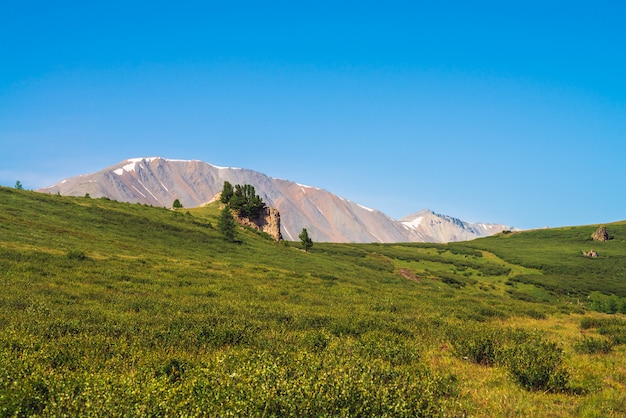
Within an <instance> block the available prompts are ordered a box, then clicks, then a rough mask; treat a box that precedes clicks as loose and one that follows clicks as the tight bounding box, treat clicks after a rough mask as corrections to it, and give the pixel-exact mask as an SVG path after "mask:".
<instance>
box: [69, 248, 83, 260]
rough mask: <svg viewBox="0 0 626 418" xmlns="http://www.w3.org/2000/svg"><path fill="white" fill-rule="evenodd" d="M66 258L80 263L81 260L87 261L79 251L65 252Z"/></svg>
mask: <svg viewBox="0 0 626 418" xmlns="http://www.w3.org/2000/svg"><path fill="white" fill-rule="evenodd" d="M67 258H69V259H70V260H81V261H82V260H85V259H87V256H86V255H85V253H84V252H83V251H81V250H69V251H68V252H67Z"/></svg>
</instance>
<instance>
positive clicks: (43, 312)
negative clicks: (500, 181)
mask: <svg viewBox="0 0 626 418" xmlns="http://www.w3.org/2000/svg"><path fill="white" fill-rule="evenodd" d="M220 212H221V207H220V203H219V202H216V203H213V204H209V205H207V206H204V207H198V208H190V209H187V208H180V209H177V210H171V209H164V208H157V207H151V206H146V205H140V204H128V203H120V202H115V201H112V200H108V199H91V198H88V197H64V196H59V195H47V194H40V193H35V192H29V191H24V190H15V189H10V188H5V187H0V281H1V284H2V290H3V291H2V293H0V416H298V417H302V416H393V417H396V416H406V417H416V416H428V417H430V416H453V417H461V416H485V417H493V416H563V417H566V416H586V417H587V416H588V417H611V416H615V417H617V416H624V415H626V395H624V394H625V393H626V316H625V315H624V314H626V223H616V224H610V225H607V228H608V230H609V233H610V234H611V238H612V239H611V240H609V241H607V242H595V241H593V240H592V239H591V234H592V233H593V232H594V231H595V229H596V228H597V226H583V227H571V228H558V229H546V230H537V231H527V232H514V233H506V234H499V235H497V236H493V237H489V238H482V239H478V240H475V241H469V242H459V243H450V244H422V243H398V244H331V243H319V242H316V243H315V244H314V245H313V246H312V247H311V248H310V249H309V251H308V252H305V251H304V250H303V249H302V248H301V246H300V242H280V243H278V242H275V241H274V240H272V239H271V238H270V237H269V236H267V235H265V234H263V233H260V232H257V231H255V230H252V229H250V228H244V227H238V228H237V230H236V237H235V240H234V242H226V241H225V240H224V239H223V236H222V235H221V233H220V230H219V228H218V227H217V225H218V218H219V216H220ZM302 227H303V228H306V227H307V225H302ZM590 249H594V250H596V251H597V253H598V257H596V258H590V257H586V256H583V255H582V252H583V251H585V252H587V251H589V250H590Z"/></svg>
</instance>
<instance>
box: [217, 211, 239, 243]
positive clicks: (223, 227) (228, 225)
mask: <svg viewBox="0 0 626 418" xmlns="http://www.w3.org/2000/svg"><path fill="white" fill-rule="evenodd" d="M235 227H236V223H235V218H234V217H233V214H232V213H230V208H229V207H228V205H226V206H224V209H222V212H221V213H220V217H219V218H218V220H217V228H218V229H219V231H220V232H221V234H222V236H223V237H224V240H225V241H226V242H235Z"/></svg>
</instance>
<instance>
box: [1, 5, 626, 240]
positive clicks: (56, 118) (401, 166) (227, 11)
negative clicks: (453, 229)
mask: <svg viewBox="0 0 626 418" xmlns="http://www.w3.org/2000/svg"><path fill="white" fill-rule="evenodd" d="M89 3H91V2H71V1H56V2H30V1H24V2H12V4H10V5H4V6H3V7H2V9H3V10H2V12H1V13H0V62H1V63H2V65H0V149H1V151H0V185H6V186H13V185H14V184H15V182H16V180H20V181H21V182H22V183H23V184H24V186H25V187H26V188H32V189H36V188H39V187H43V186H47V185H50V184H52V183H55V182H58V181H60V180H62V179H63V178H66V177H71V176H74V175H78V174H84V173H90V172H94V171H99V170H100V169H103V168H105V167H107V166H110V165H113V164H115V163H118V162H120V161H122V160H124V159H127V158H133V157H141V156H162V157H166V158H177V159H198V160H203V161H206V162H209V163H212V164H216V165H221V166H234V167H243V168H249V169H253V170H257V171H260V172H263V173H266V174H268V175H270V176H273V177H279V178H285V179H289V180H293V181H296V182H299V183H304V184H309V185H312V186H317V187H321V188H324V189H327V190H330V191H331V192H333V193H335V194H338V195H340V196H342V197H345V198H348V199H350V200H353V201H355V202H358V203H360V204H362V205H365V206H369V207H373V208H376V209H379V210H381V211H383V212H385V213H387V214H388V215H390V216H392V217H394V218H401V217H402V216H404V215H407V214H409V213H411V212H414V211H417V210H420V209H423V208H430V209H432V210H434V211H435V212H439V213H444V214H448V215H452V216H455V217H459V218H461V219H464V220H469V221H476V222H497V223H505V224H507V225H512V226H516V227H520V228H537V227H543V226H563V225H582V224H592V223H605V222H612V221H618V220H623V219H626V204H625V203H626V193H624V192H623V190H624V184H626V164H624V162H623V161H624V157H625V156H626V51H625V45H626V25H624V24H623V18H624V16H626V5H625V4H624V3H623V2H617V1H614V2H603V1H594V2H590V1H589V2H568V3H565V2H546V1H542V2H535V1H525V2H515V3H513V2H481V1H478V2H455V1H442V2H419V1H386V2H374V1H359V2H338V1H335V2H326V1H316V2H243V1H239V2H238V1H233V2H185V1H180V2H176V3H174V2H159V1H156V2H155V1H151V2H132V1H127V2H118V1H109V2H99V3H101V4H97V5H92V4H89ZM470 3H471V4H470Z"/></svg>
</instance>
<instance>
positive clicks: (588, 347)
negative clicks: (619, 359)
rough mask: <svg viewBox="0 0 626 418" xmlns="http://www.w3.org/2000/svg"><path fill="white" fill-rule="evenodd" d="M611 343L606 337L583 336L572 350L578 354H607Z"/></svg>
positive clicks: (611, 346)
mask: <svg viewBox="0 0 626 418" xmlns="http://www.w3.org/2000/svg"><path fill="white" fill-rule="evenodd" d="M612 348H613V345H612V344H611V342H610V341H608V340H606V339H600V338H593V337H584V338H583V339H582V340H580V341H578V342H577V343H576V344H575V345H574V350H576V352H577V353H580V354H607V353H610V352H611V349H612Z"/></svg>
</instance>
